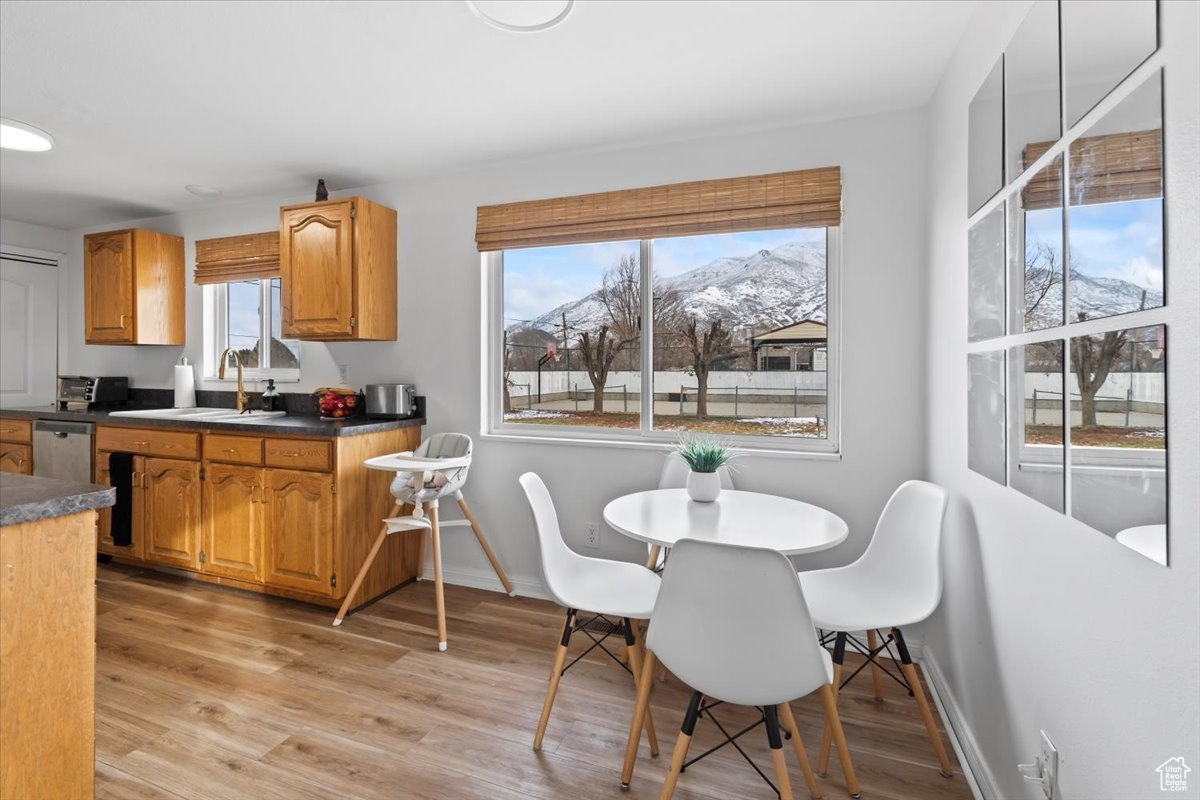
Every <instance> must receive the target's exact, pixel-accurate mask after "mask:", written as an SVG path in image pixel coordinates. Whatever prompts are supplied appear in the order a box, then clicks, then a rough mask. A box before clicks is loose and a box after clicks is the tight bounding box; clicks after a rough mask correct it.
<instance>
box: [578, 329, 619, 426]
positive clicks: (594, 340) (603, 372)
mask: <svg viewBox="0 0 1200 800" xmlns="http://www.w3.org/2000/svg"><path fill="white" fill-rule="evenodd" d="M627 343H628V342H627V341H624V340H620V339H617V337H615V336H613V335H612V334H611V333H610V332H609V326H608V323H605V324H603V325H601V326H600V330H598V331H595V332H591V333H589V332H588V331H584V332H583V333H581V334H579V354H580V355H581V356H582V357H583V365H584V369H586V370H587V376H588V380H590V381H591V382H592V390H593V391H592V411H594V412H595V413H597V414H603V413H604V385H605V384H606V383H607V382H608V373H609V371H610V370H612V364H613V361H614V360H615V359H616V357H617V354H618V353H620V352H621V348H623V347H624V346H625V345H626V344H627Z"/></svg>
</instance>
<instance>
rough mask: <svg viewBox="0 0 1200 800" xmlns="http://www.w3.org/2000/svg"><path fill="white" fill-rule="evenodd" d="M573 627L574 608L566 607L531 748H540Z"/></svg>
mask: <svg viewBox="0 0 1200 800" xmlns="http://www.w3.org/2000/svg"><path fill="white" fill-rule="evenodd" d="M574 627H575V609H573V608H568V609H567V624H566V625H564V626H563V633H562V638H561V639H559V640H558V648H557V649H556V650H555V651H554V665H553V666H552V667H551V668H550V685H549V686H547V687H546V700H545V702H543V703H542V716H541V719H539V720H538V726H537V733H535V734H534V735H533V749H534V750H541V749H542V737H544V736H545V735H546V723H548V722H549V721H550V709H552V708H554V695H555V694H557V693H558V682H559V680H561V679H562V670H563V664H564V663H565V662H566V660H567V647H569V646H570V644H571V630H572V629H573V628H574Z"/></svg>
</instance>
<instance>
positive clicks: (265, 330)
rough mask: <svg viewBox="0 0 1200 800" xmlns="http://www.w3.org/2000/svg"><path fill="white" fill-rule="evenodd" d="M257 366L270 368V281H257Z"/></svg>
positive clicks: (265, 368)
mask: <svg viewBox="0 0 1200 800" xmlns="http://www.w3.org/2000/svg"><path fill="white" fill-rule="evenodd" d="M258 368H259V369H260V370H268V369H270V368H271V281H270V280H269V279H268V280H260V281H259V282H258Z"/></svg>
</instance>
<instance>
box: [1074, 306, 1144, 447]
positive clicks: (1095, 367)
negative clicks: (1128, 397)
mask: <svg viewBox="0 0 1200 800" xmlns="http://www.w3.org/2000/svg"><path fill="white" fill-rule="evenodd" d="M1080 317H1081V318H1084V315H1082V314H1081V315H1080ZM1126 334H1127V331H1109V332H1108V333H1105V334H1101V335H1100V336H1076V337H1073V338H1072V339H1071V365H1072V366H1073V367H1074V368H1075V378H1076V380H1077V381H1078V382H1079V411H1080V421H1079V422H1080V425H1081V426H1082V427H1083V428H1095V427H1096V394H1097V393H1098V392H1099V391H1100V387H1101V386H1103V385H1104V382H1105V381H1107V380H1108V374H1109V373H1110V372H1111V371H1112V367H1113V364H1114V363H1116V360H1117V356H1119V355H1120V354H1121V351H1122V350H1123V349H1124V348H1125V347H1126V346H1132V345H1130V343H1129V338H1128V336H1127V335H1126Z"/></svg>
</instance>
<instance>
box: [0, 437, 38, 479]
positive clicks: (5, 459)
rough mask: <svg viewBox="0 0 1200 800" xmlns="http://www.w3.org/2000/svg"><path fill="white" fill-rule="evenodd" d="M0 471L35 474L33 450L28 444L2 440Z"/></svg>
mask: <svg viewBox="0 0 1200 800" xmlns="http://www.w3.org/2000/svg"><path fill="white" fill-rule="evenodd" d="M0 472H15V473H16V474H18V475H32V474H33V450H32V448H30V446H29V445H27V444H13V443H12V442H0Z"/></svg>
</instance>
